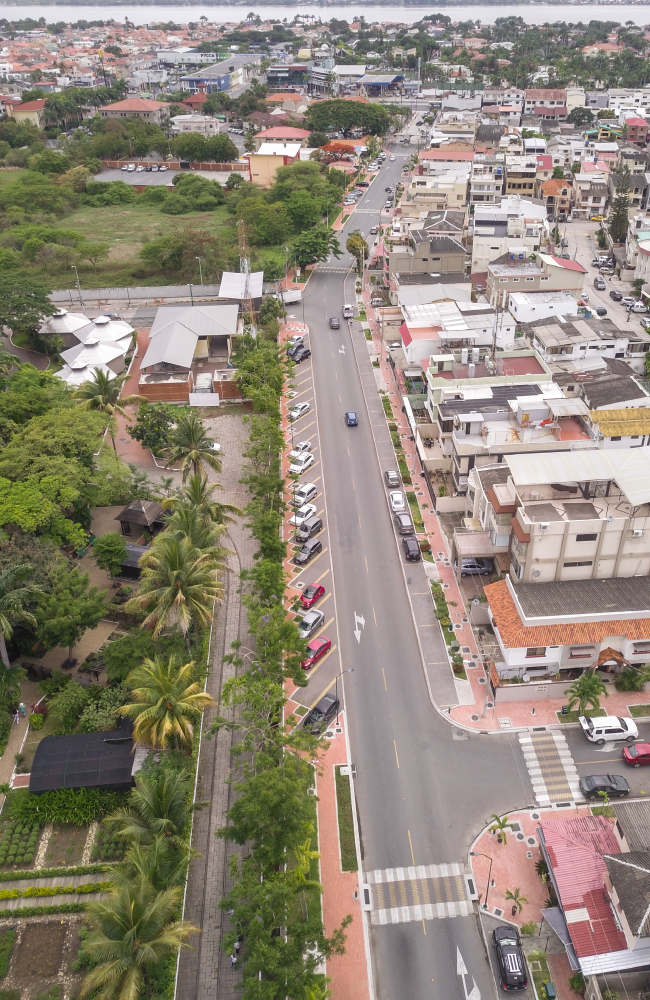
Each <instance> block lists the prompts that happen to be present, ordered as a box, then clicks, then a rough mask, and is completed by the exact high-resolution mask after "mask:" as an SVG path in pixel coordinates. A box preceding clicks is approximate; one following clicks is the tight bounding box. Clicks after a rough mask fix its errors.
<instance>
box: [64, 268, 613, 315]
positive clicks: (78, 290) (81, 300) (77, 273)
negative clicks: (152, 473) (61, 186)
mask: <svg viewBox="0 0 650 1000" xmlns="http://www.w3.org/2000/svg"><path fill="white" fill-rule="evenodd" d="M70 267H71V268H72V270H73V271H74V273H75V277H76V279H77V292H78V293H79V301H80V302H81V308H82V309H85V308H86V307H85V305H84V300H83V298H82V295H81V284H80V283H79V272H78V271H77V268H76V265H75V264H71V265H70ZM627 315H628V320H629V317H630V311H629V309H628V314H627Z"/></svg>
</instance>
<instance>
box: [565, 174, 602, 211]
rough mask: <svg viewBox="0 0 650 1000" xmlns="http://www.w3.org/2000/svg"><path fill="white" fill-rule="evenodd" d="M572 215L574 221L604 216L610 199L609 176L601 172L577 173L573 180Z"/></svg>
mask: <svg viewBox="0 0 650 1000" xmlns="http://www.w3.org/2000/svg"><path fill="white" fill-rule="evenodd" d="M573 189H574V200H573V207H572V214H573V215H574V217H575V218H576V219H589V218H591V216H592V215H606V214H607V212H608V210H609V203H610V197H611V187H610V174H609V173H608V172H605V171H603V170H595V171H590V172H589V173H582V172H581V173H579V174H576V175H575V176H574V178H573Z"/></svg>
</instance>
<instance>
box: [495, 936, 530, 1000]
mask: <svg viewBox="0 0 650 1000" xmlns="http://www.w3.org/2000/svg"><path fill="white" fill-rule="evenodd" d="M492 944H493V945H494V947H495V948H496V953H497V962H498V963H499V982H500V984H501V988H502V989H504V990H525V989H526V987H527V986H528V976H527V975H526V962H525V961H524V953H523V951H522V950H521V941H520V940H519V932H518V931H517V930H516V928H515V927H495V929H494V930H493V931H492Z"/></svg>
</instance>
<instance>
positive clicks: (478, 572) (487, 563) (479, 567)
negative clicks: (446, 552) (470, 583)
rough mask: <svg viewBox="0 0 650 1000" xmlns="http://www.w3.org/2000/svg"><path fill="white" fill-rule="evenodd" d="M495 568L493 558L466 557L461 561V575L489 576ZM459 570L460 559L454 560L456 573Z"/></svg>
mask: <svg viewBox="0 0 650 1000" xmlns="http://www.w3.org/2000/svg"><path fill="white" fill-rule="evenodd" d="M493 569H494V562H493V560H492V559H476V558H469V557H467V558H465V559H463V560H462V562H461V567H460V575H461V577H466V576H489V575H490V573H491V572H492V571H493ZM457 572H458V559H456V561H455V562H454V573H457Z"/></svg>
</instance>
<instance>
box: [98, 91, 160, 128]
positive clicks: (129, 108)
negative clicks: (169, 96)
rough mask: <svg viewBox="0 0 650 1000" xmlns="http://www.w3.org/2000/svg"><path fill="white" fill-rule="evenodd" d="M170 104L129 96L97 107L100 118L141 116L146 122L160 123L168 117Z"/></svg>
mask: <svg viewBox="0 0 650 1000" xmlns="http://www.w3.org/2000/svg"><path fill="white" fill-rule="evenodd" d="M169 108H170V105H169V104H166V103H165V102H164V101H149V100H147V99H146V98H144V97H130V98H128V99H127V100H126V101H117V102H116V103H115V104H107V105H106V107H103V108H100V109H99V117H100V118H109V119H115V118H117V119H120V118H142V119H144V121H146V122H151V123H152V124H154V125H160V124H162V122H165V121H167V119H168V118H169Z"/></svg>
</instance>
